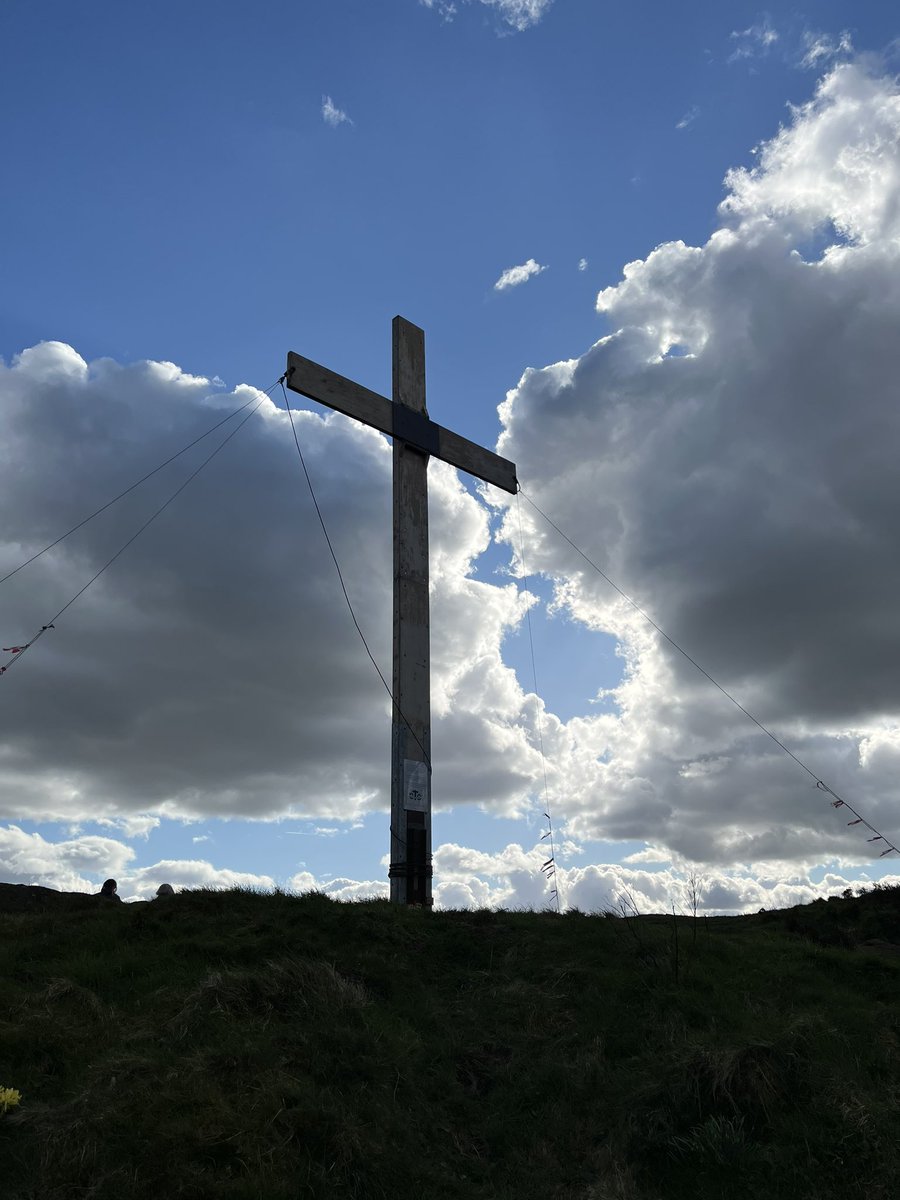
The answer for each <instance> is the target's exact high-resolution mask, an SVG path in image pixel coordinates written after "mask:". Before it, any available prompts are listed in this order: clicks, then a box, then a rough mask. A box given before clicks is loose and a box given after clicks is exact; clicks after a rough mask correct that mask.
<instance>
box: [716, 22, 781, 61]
mask: <svg viewBox="0 0 900 1200" xmlns="http://www.w3.org/2000/svg"><path fill="white" fill-rule="evenodd" d="M778 37H779V35H778V31H777V30H776V29H774V28H773V27H772V24H771V22H770V20H769V18H768V16H764V17H763V18H762V19H761V20H760V21H758V22H757V23H756V24H755V25H748V27H747V28H746V29H733V30H732V31H731V40H732V41H733V42H735V48H734V51H733V52H732V53H731V54H729V56H728V58H727V60H726V61H727V62H730V63H733V62H740V60H741V59H743V58H758V57H762V56H763V55H764V54H768V53H769V51H770V50H771V49H772V47H773V46H774V45H775V43H776V42H777V41H778Z"/></svg>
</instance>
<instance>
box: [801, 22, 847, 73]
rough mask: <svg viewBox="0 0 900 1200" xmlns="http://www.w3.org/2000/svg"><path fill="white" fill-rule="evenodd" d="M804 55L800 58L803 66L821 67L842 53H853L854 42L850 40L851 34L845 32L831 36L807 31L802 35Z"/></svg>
mask: <svg viewBox="0 0 900 1200" xmlns="http://www.w3.org/2000/svg"><path fill="white" fill-rule="evenodd" d="M801 41H802V44H803V57H802V58H801V59H800V66H801V67H812V68H815V67H819V66H821V65H822V64H823V63H826V62H831V61H832V60H833V59H835V58H838V57H839V56H840V55H842V54H852V53H853V42H852V41H851V40H850V34H849V33H848V32H847V31H846V30H844V32H843V33H842V34H841V35H840V37H838V38H833V37H831V35H830V34H827V33H811V32H808V31H807V32H806V33H804V34H803V36H802V39H801Z"/></svg>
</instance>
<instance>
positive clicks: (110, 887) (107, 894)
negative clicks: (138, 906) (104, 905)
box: [100, 879, 122, 904]
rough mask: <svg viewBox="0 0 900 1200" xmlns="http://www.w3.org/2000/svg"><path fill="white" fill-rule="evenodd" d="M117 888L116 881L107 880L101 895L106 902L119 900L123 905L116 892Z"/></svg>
mask: <svg viewBox="0 0 900 1200" xmlns="http://www.w3.org/2000/svg"><path fill="white" fill-rule="evenodd" d="M117 887H118V884H117V883H116V881H115V880H114V879H107V880H106V882H105V883H104V884H103V887H102V888H101V889H100V895H101V896H102V897H103V899H104V900H118V902H119V903H120V904H121V903H122V897H121V896H120V895H119V893H118V892H117V891H116V888H117Z"/></svg>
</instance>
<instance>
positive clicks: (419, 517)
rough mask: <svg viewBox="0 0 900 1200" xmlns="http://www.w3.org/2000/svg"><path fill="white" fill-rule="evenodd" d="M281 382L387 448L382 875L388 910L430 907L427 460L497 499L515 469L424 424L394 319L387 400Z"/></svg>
mask: <svg viewBox="0 0 900 1200" xmlns="http://www.w3.org/2000/svg"><path fill="white" fill-rule="evenodd" d="M286 382H287V385H288V387H289V388H291V390H292V391H295V392H299V393H300V395H301V396H308V397H310V399H312V400H317V401H318V402H319V403H320V404H325V405H327V406H328V407H329V408H334V409H337V411H338V412H342V413H346V414H347V416H349V417H355V418H356V419H357V420H358V421H362V422H364V424H366V425H372V426H374V427H375V429H380V430H381V432H382V433H387V434H390V436H391V437H392V438H393V439H394V670H393V715H392V727H391V865H390V870H389V872H388V875H389V878H390V885H391V900H392V902H393V903H394V904H421V905H426V906H430V905H431V903H432V898H431V875H432V868H431V645H430V629H429V603H428V477H427V468H428V458H429V456H433V457H435V458H442V459H443V460H444V461H445V462H448V463H450V464H452V466H454V467H459V468H461V469H462V470H463V471H468V472H469V473H470V474H472V475H476V476H477V477H478V478H479V479H484V480H486V481H487V482H488V483H492V484H494V485H495V486H496V487H499V488H503V489H504V491H507V492H513V493H515V492H516V490H517V487H518V485H517V483H516V468H515V465H514V464H513V463H511V462H509V461H508V460H507V459H505V458H500V456H499V455H497V454H493V453H492V452H491V451H490V450H485V449H484V448H483V447H482V446H477V445H475V443H474V442H470V441H468V440H467V439H466V438H463V437H460V436H459V434H457V433H451V432H450V430H449V429H444V428H443V427H442V426H440V425H436V424H435V422H434V421H432V420H430V419H429V417H428V413H427V411H426V408H425V334H424V333H423V331H422V330H421V329H419V328H418V326H416V325H413V324H411V323H410V322H409V321H406V320H404V318H403V317H394V322H393V400H392V401H391V400H388V399H387V398H386V397H385V396H379V395H378V393H377V392H370V391H369V389H368V388H364V387H361V386H360V385H359V384H358V383H352V382H351V381H350V380H349V379H344V377H343V376H341V375H336V374H335V373H334V371H329V370H328V369H327V367H320V366H319V365H318V364H317V363H314V362H310V360H309V359H308V358H303V357H302V356H301V355H299V354H294V353H290V354H288V360H287V376H286Z"/></svg>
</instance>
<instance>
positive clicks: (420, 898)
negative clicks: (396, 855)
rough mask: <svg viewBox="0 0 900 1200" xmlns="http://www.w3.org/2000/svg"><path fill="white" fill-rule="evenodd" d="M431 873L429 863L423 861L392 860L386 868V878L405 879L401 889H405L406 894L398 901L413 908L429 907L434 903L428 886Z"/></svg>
mask: <svg viewBox="0 0 900 1200" xmlns="http://www.w3.org/2000/svg"><path fill="white" fill-rule="evenodd" d="M433 874H434V869H433V867H432V866H431V863H425V862H415V861H412V862H392V863H391V865H390V867H389V868H388V879H405V880H406V887H405V889H404V888H403V886H402V884H401V890H403V891H405V892H406V895H405V896H404V897H402V899H401V900H400V903H401V904H406V905H408V906H410V907H415V908H431V907H432V905H433V904H434V900H433V898H432V897H431V896H430V895H429V892H430V891H431V889H430V888H429V886H428V884H429V882H430V880H431V878H432V876H433Z"/></svg>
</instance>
